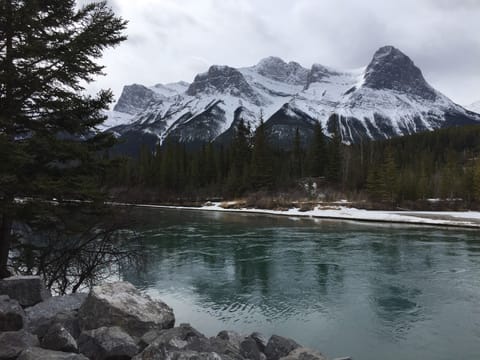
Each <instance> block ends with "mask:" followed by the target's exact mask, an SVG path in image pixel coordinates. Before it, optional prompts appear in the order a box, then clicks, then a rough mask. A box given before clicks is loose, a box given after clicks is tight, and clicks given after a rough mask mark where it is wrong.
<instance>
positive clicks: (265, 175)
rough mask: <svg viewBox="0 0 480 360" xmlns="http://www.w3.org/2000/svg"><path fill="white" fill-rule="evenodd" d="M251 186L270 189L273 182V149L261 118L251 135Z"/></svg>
mask: <svg viewBox="0 0 480 360" xmlns="http://www.w3.org/2000/svg"><path fill="white" fill-rule="evenodd" d="M250 171H251V179H252V187H253V188H254V189H256V190H271V189H272V187H273V183H274V176H273V150H272V148H271V147H270V144H269V143H268V139H267V135H266V132H265V124H264V123H263V120H261V121H260V125H259V126H258V127H257V129H256V130H255V135H254V136H253V151H252V165H251V170H250Z"/></svg>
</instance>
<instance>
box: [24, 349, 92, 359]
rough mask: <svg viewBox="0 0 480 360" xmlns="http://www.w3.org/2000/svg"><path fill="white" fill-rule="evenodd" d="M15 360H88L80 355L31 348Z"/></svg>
mask: <svg viewBox="0 0 480 360" xmlns="http://www.w3.org/2000/svg"><path fill="white" fill-rule="evenodd" d="M17 360H88V358H86V357H85V356H83V355H80V354H73V353H65V352H61V351H53V350H46V349H41V348H39V347H32V348H29V349H27V350H25V351H23V352H22V353H21V354H20V356H19V357H18V358H17Z"/></svg>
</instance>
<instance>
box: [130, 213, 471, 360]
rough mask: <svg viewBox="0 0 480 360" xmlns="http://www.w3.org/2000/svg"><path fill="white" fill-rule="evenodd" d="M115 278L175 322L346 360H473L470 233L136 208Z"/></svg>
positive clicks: (210, 333)
mask: <svg viewBox="0 0 480 360" xmlns="http://www.w3.org/2000/svg"><path fill="white" fill-rule="evenodd" d="M132 216H133V217H135V218H136V219H138V220H140V221H139V223H138V225H137V226H136V230H137V231H139V232H141V233H142V234H143V235H144V236H143V239H142V240H141V243H140V244H132V246H140V247H141V249H142V251H143V252H144V254H145V256H144V259H145V263H144V264H142V265H141V266H140V265H139V266H138V267H130V268H128V269H123V270H122V277H123V278H124V279H125V280H128V281H130V282H132V283H133V284H134V285H136V286H138V287H139V288H141V289H143V290H145V291H146V292H147V293H149V294H150V295H151V296H152V297H155V298H159V299H162V300H163V301H165V302H166V303H167V304H169V305H170V306H171V307H173V309H174V311H175V315H176V318H177V324H179V323H182V322H189V323H191V324H192V325H193V326H194V327H196V328H197V329H198V330H200V331H202V332H204V333H205V334H207V335H210V336H213V335H216V333H217V332H218V331H220V330H223V329H233V330H236V331H238V332H242V333H251V332H253V331H260V332H262V333H264V334H265V335H266V336H269V335H272V334H278V335H283V336H287V337H291V338H294V339H295V340H296V341H298V342H299V343H301V344H302V345H305V346H308V347H311V348H314V349H317V350H320V351H321V352H323V353H324V354H325V355H327V356H329V357H332V358H333V357H339V356H347V355H349V356H352V357H353V358H354V359H355V360H385V359H389V360H407V359H422V360H429V359H432V360H434V359H435V360H447V359H448V360H450V359H472V360H477V359H480V234H479V232H478V231H473V230H462V229H449V228H434V227H420V226H407V225H388V224H372V223H355V222H345V221H326V220H318V219H317V220H314V219H295V218H286V217H275V216H268V215H252V214H228V213H217V212H202V211H186V210H164V209H136V210H134V211H133V213H132Z"/></svg>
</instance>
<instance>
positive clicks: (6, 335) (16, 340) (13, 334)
mask: <svg viewBox="0 0 480 360" xmlns="http://www.w3.org/2000/svg"><path fill="white" fill-rule="evenodd" d="M32 346H38V338H37V337H36V336H35V335H32V334H29V333H27V332H26V331H24V330H21V331H5V332H2V333H0V360H10V359H16V358H17V356H18V355H20V353H21V352H22V351H23V350H25V349H27V348H29V347H32Z"/></svg>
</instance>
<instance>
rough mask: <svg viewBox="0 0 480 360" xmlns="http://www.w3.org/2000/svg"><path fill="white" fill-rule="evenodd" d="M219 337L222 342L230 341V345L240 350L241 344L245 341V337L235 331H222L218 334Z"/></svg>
mask: <svg viewBox="0 0 480 360" xmlns="http://www.w3.org/2000/svg"><path fill="white" fill-rule="evenodd" d="M217 337H218V338H220V339H222V340H225V341H228V342H229V343H230V344H232V345H233V346H235V347H236V348H238V349H240V343H241V342H242V341H243V340H244V339H245V336H242V335H240V334H239V333H237V332H235V331H227V330H223V331H220V332H219V333H218V334H217Z"/></svg>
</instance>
